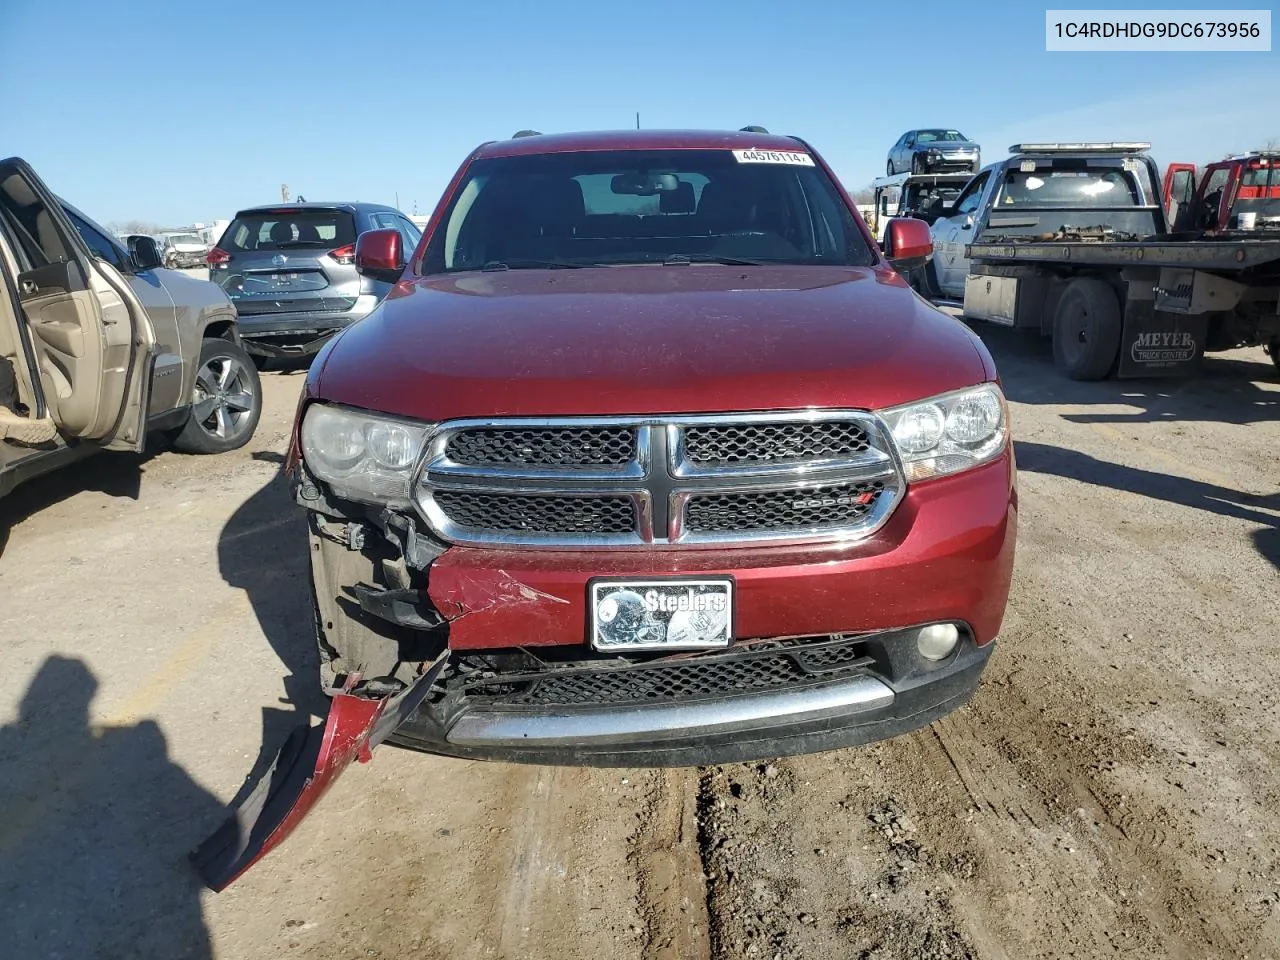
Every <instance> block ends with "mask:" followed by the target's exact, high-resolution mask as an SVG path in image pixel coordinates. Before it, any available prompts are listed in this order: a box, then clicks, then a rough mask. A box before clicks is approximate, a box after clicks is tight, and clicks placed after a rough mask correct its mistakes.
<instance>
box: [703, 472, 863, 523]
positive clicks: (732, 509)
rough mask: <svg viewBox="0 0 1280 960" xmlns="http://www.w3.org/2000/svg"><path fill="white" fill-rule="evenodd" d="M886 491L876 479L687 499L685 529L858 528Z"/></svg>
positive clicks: (711, 494)
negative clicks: (798, 488)
mask: <svg viewBox="0 0 1280 960" xmlns="http://www.w3.org/2000/svg"><path fill="white" fill-rule="evenodd" d="M883 493H884V481H882V480H873V481H870V482H867V483H842V484H838V485H833V486H825V487H810V488H807V489H804V490H767V491H764V492H760V493H709V494H702V495H698V494H695V495H693V496H690V497H689V498H688V500H687V501H686V506H685V529H687V530H689V531H691V532H694V533H735V532H737V531H739V530H743V529H769V528H773V529H777V530H808V529H817V528H820V527H844V526H853V525H855V524H857V523H858V521H859V520H861V519H862V518H863V517H864V516H866V515H867V514H868V513H869V512H871V510H872V509H873V508H874V506H875V501H876V498H877V497H879V496H881V495H882V494H883Z"/></svg>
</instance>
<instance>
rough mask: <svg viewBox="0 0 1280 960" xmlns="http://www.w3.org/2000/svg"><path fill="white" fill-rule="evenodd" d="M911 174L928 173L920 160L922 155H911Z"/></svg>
mask: <svg viewBox="0 0 1280 960" xmlns="http://www.w3.org/2000/svg"><path fill="white" fill-rule="evenodd" d="M911 172H912V173H928V171H927V170H925V168H924V161H923V160H922V159H921V158H920V154H918V153H913V154H912V155H911Z"/></svg>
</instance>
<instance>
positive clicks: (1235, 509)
mask: <svg viewBox="0 0 1280 960" xmlns="http://www.w3.org/2000/svg"><path fill="white" fill-rule="evenodd" d="M1014 451H1015V454H1016V456H1017V461H1018V469H1019V470H1020V471H1026V472H1028V473H1047V474H1052V475H1054V476H1058V477H1066V478H1068V479H1071V480H1080V481H1083V482H1085V483H1092V484H1095V485H1097V486H1102V487H1110V488H1111V489H1113V490H1124V491H1127V492H1129V493H1136V494H1138V495H1140V496H1144V497H1151V498H1153V499H1156V500H1164V501H1166V502H1168V503H1177V504H1181V505H1182V506H1184V507H1193V508H1195V509H1197V510H1205V511H1207V512H1209V513H1213V514H1217V515H1218V516H1221V517H1232V518H1234V519H1236V520H1245V521H1248V522H1250V523H1257V524H1261V525H1262V526H1263V528H1264V529H1262V530H1260V531H1256V532H1255V533H1254V534H1253V541H1254V546H1255V547H1256V548H1257V550H1258V553H1259V554H1261V555H1262V557H1263V558H1265V559H1266V560H1268V561H1270V562H1271V563H1272V564H1274V565H1275V566H1276V567H1277V568H1280V517H1277V516H1276V515H1275V512H1277V511H1280V493H1272V494H1267V495H1263V496H1257V495H1255V494H1251V493H1245V492H1244V491H1242V490H1232V489H1231V488H1229V487H1220V486H1218V485H1216V484H1212V483H1203V482H1201V481H1199V480H1189V479H1187V478H1186V477H1178V476H1173V475H1171V474H1167V473H1155V472H1153V471H1150V470H1140V469H1138V468H1137V467H1126V466H1124V465H1123V464H1119V463H1110V462H1109V461H1106V460H1099V459H1097V458H1096V457H1091V456H1089V455H1088V454H1087V453H1080V452H1078V451H1075V450H1064V449H1063V448H1061V447H1054V446H1049V445H1048V444H1043V443H1033V442H1030V441H1026V440H1018V441H1016V442H1015V443H1014Z"/></svg>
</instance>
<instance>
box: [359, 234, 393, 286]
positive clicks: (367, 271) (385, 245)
mask: <svg viewBox="0 0 1280 960" xmlns="http://www.w3.org/2000/svg"><path fill="white" fill-rule="evenodd" d="M404 266H405V264H404V247H403V243H402V241H401V239H400V232H399V231H398V230H392V229H390V228H387V229H384V230H370V231H368V232H366V233H362V234H360V238H359V239H358V240H356V269H357V270H359V271H360V273H362V274H364V275H365V276H366V277H370V278H372V279H374V280H381V281H383V282H384V283H395V282H396V281H397V280H399V279H400V274H402V273H403V272H404Z"/></svg>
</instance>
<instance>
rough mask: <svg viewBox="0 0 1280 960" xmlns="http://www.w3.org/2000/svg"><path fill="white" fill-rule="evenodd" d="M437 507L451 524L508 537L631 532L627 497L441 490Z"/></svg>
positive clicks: (632, 513) (631, 515)
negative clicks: (510, 535) (450, 518)
mask: <svg viewBox="0 0 1280 960" xmlns="http://www.w3.org/2000/svg"><path fill="white" fill-rule="evenodd" d="M436 504H437V506H439V507H440V509H441V510H443V511H444V512H445V513H447V514H448V515H449V516H450V517H452V518H453V521H454V523H457V524H458V525H460V526H463V527H470V528H471V529H473V530H481V531H483V530H501V531H504V532H508V533H525V532H534V533H540V534H546V533H568V534H577V533H602V534H611V533H615V534H616V533H627V532H629V531H631V530H634V529H635V526H636V517H635V507H634V506H633V505H632V501H631V498H630V497H557V496H548V495H545V494H517V493H469V492H466V491H462V490H442V491H441V492H439V493H437V494H436Z"/></svg>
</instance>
